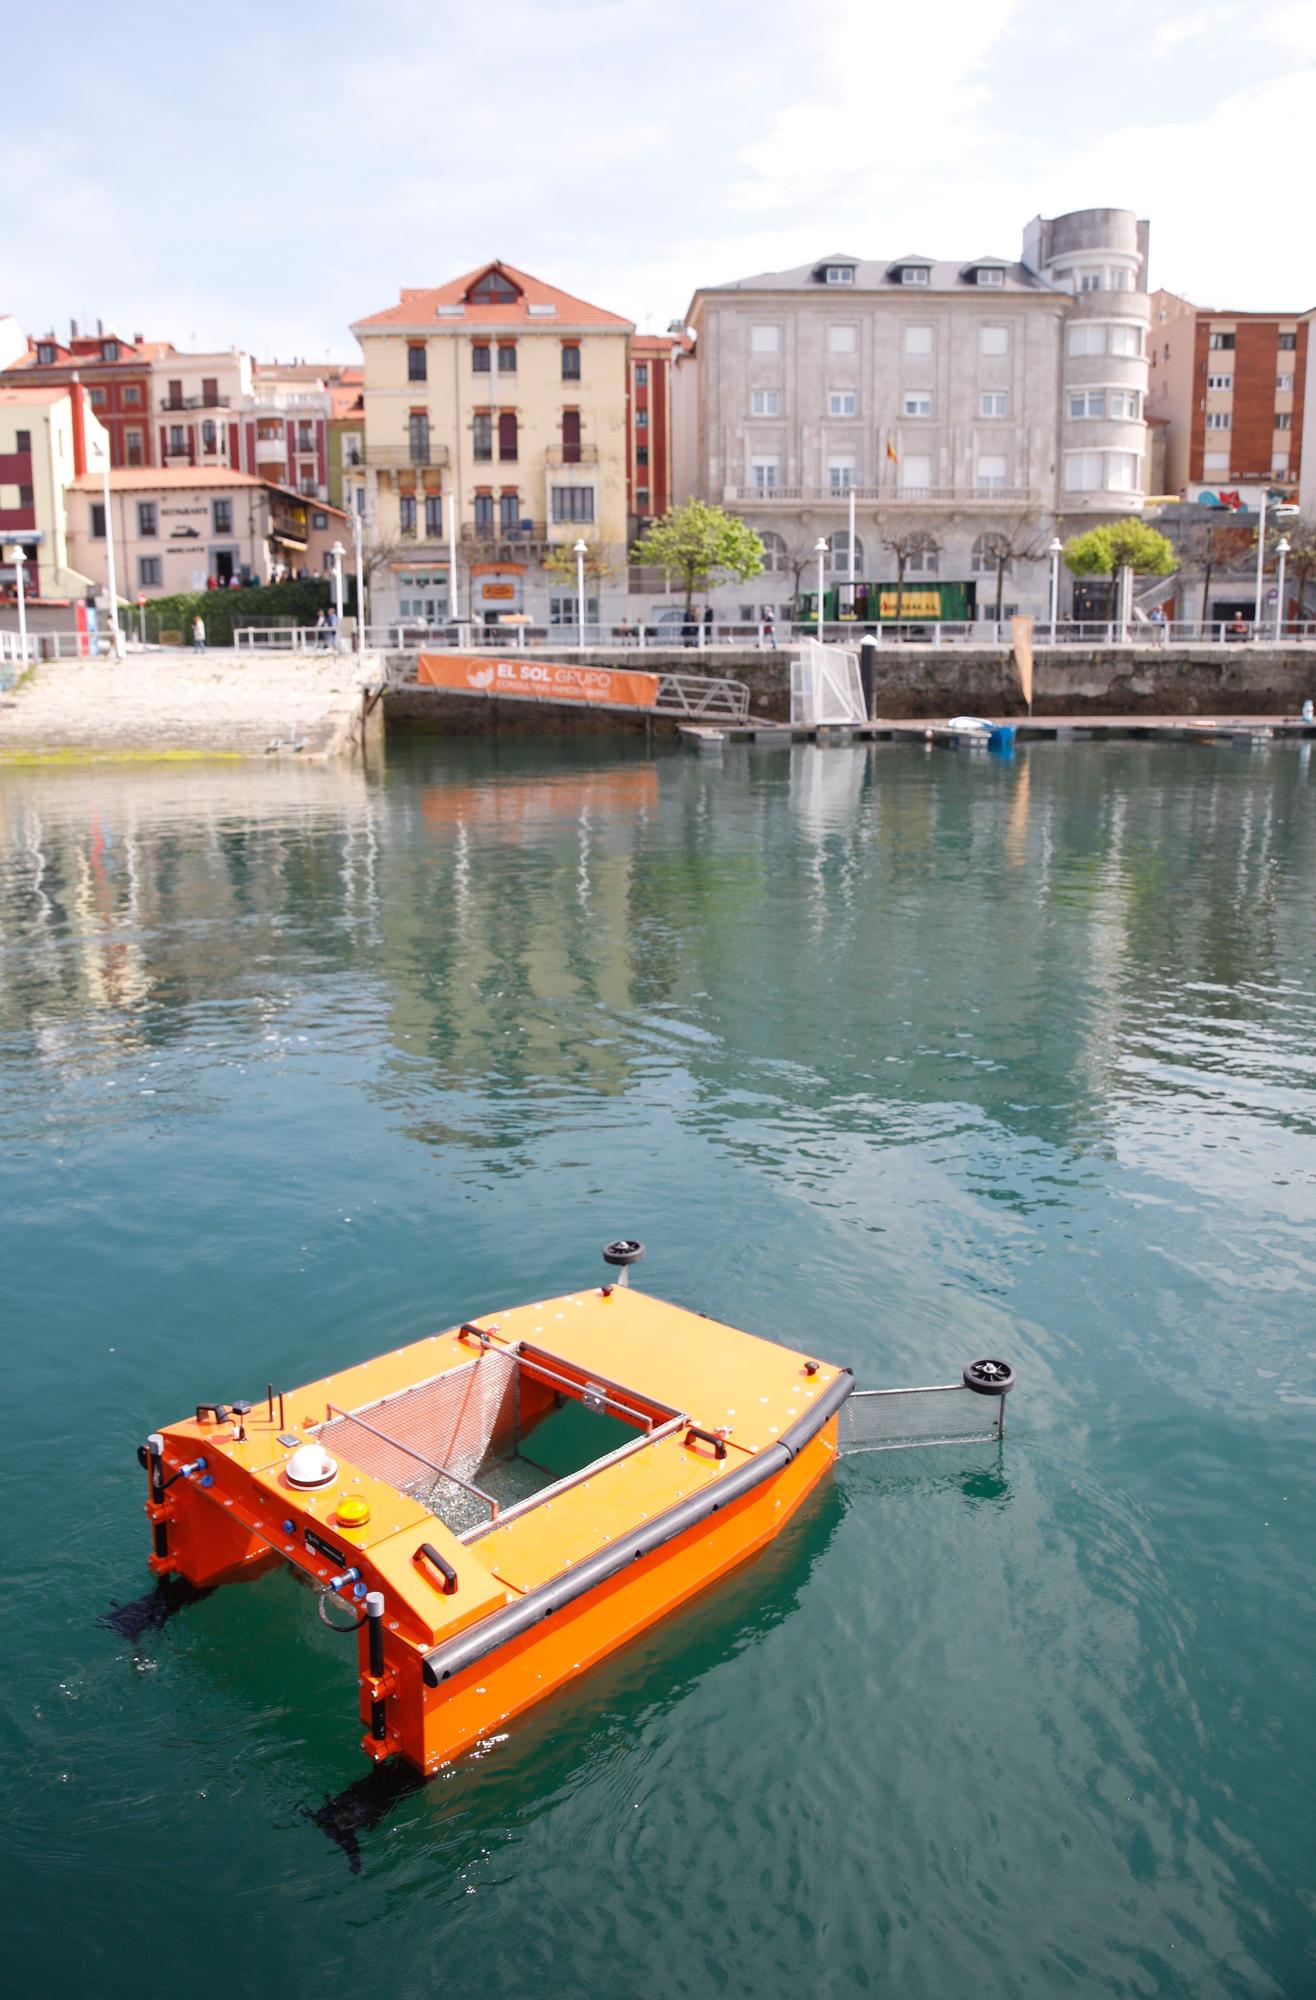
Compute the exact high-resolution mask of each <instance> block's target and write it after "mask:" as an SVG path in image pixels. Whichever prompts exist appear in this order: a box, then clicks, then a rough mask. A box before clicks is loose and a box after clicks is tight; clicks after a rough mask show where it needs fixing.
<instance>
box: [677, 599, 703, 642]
mask: <svg viewBox="0 0 1316 2000" xmlns="http://www.w3.org/2000/svg"><path fill="white" fill-rule="evenodd" d="M698 637H699V613H698V612H697V611H696V610H695V608H694V606H693V604H691V605H689V606H687V608H686V614H685V618H684V619H683V621H682V624H681V644H682V645H683V646H693V645H694V643H695V641H696V639H698Z"/></svg>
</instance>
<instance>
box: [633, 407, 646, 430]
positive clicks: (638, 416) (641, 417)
mask: <svg viewBox="0 0 1316 2000" xmlns="http://www.w3.org/2000/svg"><path fill="white" fill-rule="evenodd" d="M635 428H636V430H637V431H647V430H648V428H649V412H648V411H647V410H637V411H636V412H635Z"/></svg>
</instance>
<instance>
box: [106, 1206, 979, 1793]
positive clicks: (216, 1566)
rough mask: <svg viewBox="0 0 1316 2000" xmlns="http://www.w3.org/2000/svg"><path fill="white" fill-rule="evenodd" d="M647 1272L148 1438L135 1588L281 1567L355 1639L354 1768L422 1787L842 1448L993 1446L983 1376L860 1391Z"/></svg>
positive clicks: (635, 1253)
mask: <svg viewBox="0 0 1316 2000" xmlns="http://www.w3.org/2000/svg"><path fill="white" fill-rule="evenodd" d="M642 1255H643V1249H642V1247H641V1245H639V1244H638V1243H635V1242H629V1241H623V1242H618V1243H614V1244H609V1246H608V1248H607V1249H606V1250H605V1252H604V1257H605V1260H606V1262H607V1263H608V1265H609V1266H610V1271H609V1282H607V1283H605V1284H603V1285H601V1286H599V1287H597V1288H594V1289H590V1290H587V1291H581V1292H575V1293H570V1294H568V1295H567V1296H566V1297H565V1298H557V1299H548V1300H543V1301H541V1302H539V1303H537V1304H534V1305H525V1306H517V1307H514V1308H511V1309H508V1310H503V1311H497V1312H495V1313H492V1314H490V1315H489V1316H488V1317H487V1318H484V1319H482V1320H481V1321H479V1322H478V1323H475V1322H471V1323H467V1324H465V1325H463V1326H460V1327H455V1328H453V1329H452V1330H451V1331H449V1332H444V1333H438V1334H434V1335H431V1336H430V1337H429V1338H428V1339H424V1340H420V1341H417V1342H415V1343H414V1344H413V1345H411V1346H408V1347H402V1348H398V1349H397V1350H396V1351H395V1352H393V1353H391V1354H385V1355H381V1356H379V1357H378V1358H377V1359H376V1360H373V1361H365V1362H362V1363H361V1364H360V1365H358V1366H357V1367H354V1368H348V1369H344V1370H342V1371H341V1372H340V1373H338V1374H334V1375H329V1376H326V1377H324V1378H323V1379H322V1380H320V1381H316V1382H311V1383H308V1384H307V1385H306V1386H305V1387H304V1388H300V1389H295V1390H290V1391H285V1392H282V1393H280V1394H277V1395H276V1394H275V1392H274V1390H273V1389H272V1388H271V1389H270V1390H269V1391H268V1393H267V1396H266V1398H265V1402H264V1405H263V1407H260V1406H257V1407H256V1408H253V1407H252V1405H251V1404H250V1403H247V1402H243V1401H238V1402H233V1403H231V1404H227V1405H225V1404H223V1403H214V1404H201V1405H200V1406H199V1407H198V1408H197V1411H196V1414H195V1416H193V1417H189V1418H187V1419H185V1420H184V1421H182V1422H179V1423H175V1424H170V1425H168V1426H167V1427H165V1428H164V1429H163V1430H161V1431H159V1432H156V1433H155V1434H153V1435H152V1437H151V1438H150V1439H149V1440H148V1442H147V1444H146V1445H145V1446H143V1447H142V1450H141V1453H140V1454H139V1456H140V1458H141V1461H142V1464H143V1466H144V1467H145V1469H146V1471H147V1475H148V1480H149V1489H148V1491H149V1497H148V1500H147V1506H146V1511H147V1514H148V1516H149V1517H150V1520H151V1523H152V1533H153V1537H154V1545H153V1553H152V1555H151V1558H150V1560H151V1567H152V1569H153V1570H155V1571H156V1573H157V1575H158V1576H160V1577H161V1578H166V1577H169V1578H182V1579H184V1580H185V1582H186V1583H188V1584H191V1585H193V1586H195V1587H197V1588H201V1589H204V1588H207V1587H210V1586H213V1585H216V1584H220V1583H228V1582H232V1581H235V1580H236V1579H238V1578H241V1577H244V1576H250V1575H253V1574H256V1573H258V1572H261V1571H263V1570H266V1569H270V1568H272V1567H275V1566H277V1565H280V1564H285V1563H286V1564H291V1565H292V1566H293V1567H294V1568H296V1569H297V1570H299V1571H300V1572H301V1573H302V1574H303V1576H305V1577H306V1578H307V1579H309V1580H310V1581H311V1582H312V1583H313V1584H314V1585H316V1586H317V1588H318V1589H319V1592H320V1605H319V1609H320V1615H321V1617H322V1618H323V1619H324V1620H325V1622H326V1623H328V1624H332V1625H338V1626H340V1627H341V1628H342V1629H343V1630H345V1631H351V1630H353V1629H355V1630H356V1634H357V1647H358V1663H359V1672H360V1710H361V1720H362V1723H363V1724H364V1727H365V1732H366V1733H365V1737H364V1748H365V1750H366V1751H367V1753H368V1755H369V1756H370V1757H371V1758H373V1759H374V1760H375V1761H376V1762H377V1763H378V1762H382V1761H383V1760H385V1759H386V1758H390V1757H398V1758H401V1759H403V1760H404V1761H405V1762H406V1763H407V1764H409V1765H410V1766H411V1767H413V1769H414V1770H416V1771H417V1772H420V1773H422V1774H424V1775H426V1776H428V1775H431V1774H433V1773H434V1772H435V1771H437V1770H438V1769H439V1767H440V1766H441V1765H443V1764H445V1763H446V1762H448V1761H449V1760H450V1759H452V1758H454V1757H456V1756H457V1755H459V1754H460V1753H461V1752H462V1751H463V1750H466V1749H469V1748H470V1747H471V1746H472V1745H474V1744H476V1743H477V1742H479V1741H480V1740H481V1739H482V1738H486V1737H488V1736H490V1735H491V1734H492V1733H494V1732H495V1731H498V1730H500V1729H502V1728H503V1727H504V1726H505V1725H506V1724H507V1722H508V1720H509V1719H510V1718H511V1717H513V1716H515V1715H517V1714H519V1713H520V1712H521V1711H522V1710H523V1709H526V1708H528V1707H530V1706H531V1704H533V1703H535V1702H538V1701H542V1700H544V1699H545V1697H547V1696H549V1695H551V1694H552V1693H553V1692H554V1691H555V1690H556V1689H558V1688H560V1687H562V1686H563V1685H564V1684H565V1683H566V1682H568V1681H570V1680H572V1679H574V1678H575V1677H576V1676H577V1675H579V1674H580V1673H582V1672H583V1671H584V1670H585V1669H586V1668H588V1667H590V1666H591V1665H592V1664H593V1663H594V1662H595V1661H597V1660H601V1659H602V1658H604V1656H605V1655H607V1654H608V1653H611V1652H613V1651H614V1650H615V1649H616V1648H617V1647H619V1646H621V1645H623V1644H625V1643H626V1641H627V1640H629V1639H631V1638H633V1637H634V1636H635V1634H637V1633H638V1632H641V1631H643V1630H644V1628H645V1627H646V1626H648V1625H651V1624H653V1623H654V1622H655V1621H656V1620H658V1619H660V1618H662V1617H664V1616H666V1615H667V1613H669V1612H670V1611H672V1610H674V1609H675V1608H676V1607H677V1606H678V1605H680V1604H682V1603H683V1602H684V1601H685V1600H686V1599H687V1598H689V1597H691V1596H693V1595H694V1594H695V1592H697V1591H700V1590H703V1589H705V1588H706V1587H707V1586H708V1585H709V1584H711V1583H713V1582H715V1581H716V1579H717V1578H718V1577H720V1576H723V1575H725V1574H726V1573H727V1571H729V1570H731V1569H733V1568H734V1567H735V1566H736V1565H737V1564H739V1563H742V1562H744V1561H745V1560H746V1558H748V1557H750V1556H752V1555H753V1554H754V1553H755V1551H756V1550H758V1549H760V1548H762V1547H763V1546H764V1544H765V1543H767V1542H768V1541H770V1540H771V1539H772V1537H773V1536H774V1535H776V1534H777V1533H778V1532H779V1531H780V1530H781V1529H782V1528H783V1527H784V1526H785V1524H786V1522H787V1521H789V1520H790V1518H791V1516H792V1514H793V1513H794V1512H795V1511H796V1509H797V1508H798V1507H799V1506H800V1504H801V1502H802V1501H803V1500H804V1499H805V1497H806V1496H807V1495H808V1493H809V1492H810V1491H811V1490H812V1488H813V1487H814V1486H816V1485H817V1483H818V1481H819V1480H820V1479H822V1478H823V1477H824V1475H825V1474H826V1473H827V1472H828V1471H829V1470H830V1469H831V1467H832V1464H833V1462H834V1461H835V1459H836V1457H837V1456H838V1452H839V1451H840V1450H841V1449H842V1448H843V1446H845V1445H846V1443H847V1437H848V1448H852V1449H865V1448H872V1447H877V1446H881V1447H890V1446H892V1445H900V1444H913V1443H927V1442H934V1441H937V1442H942V1441H951V1440H958V1441H967V1440H969V1439H972V1438H997V1437H999V1436H1000V1435H1001V1429H1002V1425H1003V1419H1004V1408H1005V1404H1004V1396H1005V1392H1006V1390H1008V1389H1009V1388H1010V1387H1011V1386H1012V1383H1013V1379H1014V1378H1013V1375H1012V1373H1011V1371H1010V1370H1009V1369H1008V1367H1006V1365H1005V1364H1004V1363H1001V1362H996V1361H981V1362H973V1363H970V1365H969V1367H968V1368H966V1369H965V1371H964V1379H963V1381H962V1382H959V1383H953V1384H945V1385H940V1386H938V1387H935V1388H933V1389H930V1390H913V1391H905V1390H894V1391H867V1390H865V1391H857V1392H856V1391H855V1388H854V1380H853V1377H852V1375H851V1373H850V1371H849V1370H848V1369H846V1368H843V1367H838V1366H837V1365H835V1364H834V1363H831V1362H828V1361H824V1360H820V1359H817V1358H815V1357H814V1356H812V1355H810V1354H807V1353H804V1352H796V1351H793V1350H791V1349H789V1348H786V1347H781V1346H778V1345H777V1344H775V1343H774V1342H772V1341H769V1340H765V1339H761V1338H759V1337H758V1336H756V1335H754V1334H749V1333H743V1332H740V1331H738V1330H737V1329H736V1328H734V1327H729V1326H723V1325H720V1324H719V1323H717V1322H716V1321H714V1320H710V1319H707V1318H705V1317H704V1316H703V1315H702V1314H699V1313H696V1312H690V1311H686V1310H684V1309H683V1308H681V1307H678V1306H673V1305H668V1304H665V1303H663V1302H662V1301H661V1300H658V1299H655V1298H651V1297H648V1296H646V1295H644V1294H643V1293H641V1292H639V1291H637V1290H635V1289H634V1288H633V1287H631V1286H630V1285H629V1283H628V1282H627V1278H628V1267H629V1266H630V1265H631V1264H633V1263H634V1262H635V1261H637V1260H638V1259H639V1258H640V1257H641V1256H642ZM929 1397H931V1398H932V1399H933V1402H932V1404H928V1403H924V1404H922V1405H919V1404H918V1403H917V1402H914V1401H912V1399H917V1398H929ZM875 1398H877V1399H886V1400H885V1402H880V1401H879V1402H875V1401H874V1399H875ZM891 1399H895V1400H894V1401H893V1400H891ZM934 1404H935V1410H934V1408H933V1405H934ZM843 1418H844V1419H845V1420H846V1422H847V1424H848V1433H847V1436H842V1435H841V1434H840V1432H839V1429H838V1427H839V1426H840V1425H841V1423H842V1419H843Z"/></svg>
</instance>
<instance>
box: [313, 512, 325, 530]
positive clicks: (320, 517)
mask: <svg viewBox="0 0 1316 2000" xmlns="http://www.w3.org/2000/svg"><path fill="white" fill-rule="evenodd" d="M311 526H312V527H313V528H327V527H328V526H329V516H328V515H327V514H319V513H316V514H312V516H311Z"/></svg>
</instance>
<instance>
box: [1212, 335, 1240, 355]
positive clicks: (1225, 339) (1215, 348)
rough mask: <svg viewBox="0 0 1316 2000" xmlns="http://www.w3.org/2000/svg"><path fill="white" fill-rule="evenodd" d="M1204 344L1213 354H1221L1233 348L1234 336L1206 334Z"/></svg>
mask: <svg viewBox="0 0 1316 2000" xmlns="http://www.w3.org/2000/svg"><path fill="white" fill-rule="evenodd" d="M1206 344H1207V346H1208V347H1209V348H1210V349H1211V350H1212V352H1213V353H1216V354H1223V353H1224V352H1225V351H1226V350H1227V349H1229V348H1232V347H1233V345H1234V336H1233V334H1232V333H1208V334H1207V336H1206Z"/></svg>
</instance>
